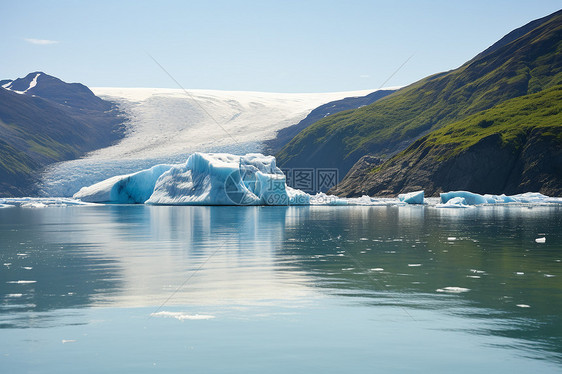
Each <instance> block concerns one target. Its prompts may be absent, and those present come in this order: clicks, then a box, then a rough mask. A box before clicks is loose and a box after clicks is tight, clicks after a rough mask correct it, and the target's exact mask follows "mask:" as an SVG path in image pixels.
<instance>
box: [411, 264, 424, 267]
mask: <svg viewBox="0 0 562 374" xmlns="http://www.w3.org/2000/svg"><path fill="white" fill-rule="evenodd" d="M408 266H409V267H411V268H417V267H419V266H422V264H408Z"/></svg>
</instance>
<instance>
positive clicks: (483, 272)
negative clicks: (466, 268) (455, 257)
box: [470, 269, 486, 274]
mask: <svg viewBox="0 0 562 374" xmlns="http://www.w3.org/2000/svg"><path fill="white" fill-rule="evenodd" d="M470 272H471V273H474V274H486V272H485V271H484V270H476V269H470Z"/></svg>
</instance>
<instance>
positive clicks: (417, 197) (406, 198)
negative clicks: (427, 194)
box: [398, 191, 424, 204]
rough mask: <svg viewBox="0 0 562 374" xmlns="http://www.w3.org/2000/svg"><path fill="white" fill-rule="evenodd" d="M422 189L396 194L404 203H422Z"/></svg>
mask: <svg viewBox="0 0 562 374" xmlns="http://www.w3.org/2000/svg"><path fill="white" fill-rule="evenodd" d="M423 194H424V192H423V191H415V192H410V193H406V194H400V195H398V200H400V201H402V202H404V203H406V204H423Z"/></svg>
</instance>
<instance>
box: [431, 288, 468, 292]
mask: <svg viewBox="0 0 562 374" xmlns="http://www.w3.org/2000/svg"><path fill="white" fill-rule="evenodd" d="M435 291H437V292H445V293H462V292H468V291H470V288H463V287H444V288H438V289H437V290H435Z"/></svg>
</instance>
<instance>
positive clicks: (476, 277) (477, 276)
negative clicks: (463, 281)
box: [466, 275, 481, 279]
mask: <svg viewBox="0 0 562 374" xmlns="http://www.w3.org/2000/svg"><path fill="white" fill-rule="evenodd" d="M466 277H467V278H472V279H480V278H481V277H480V275H467V276H466Z"/></svg>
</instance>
